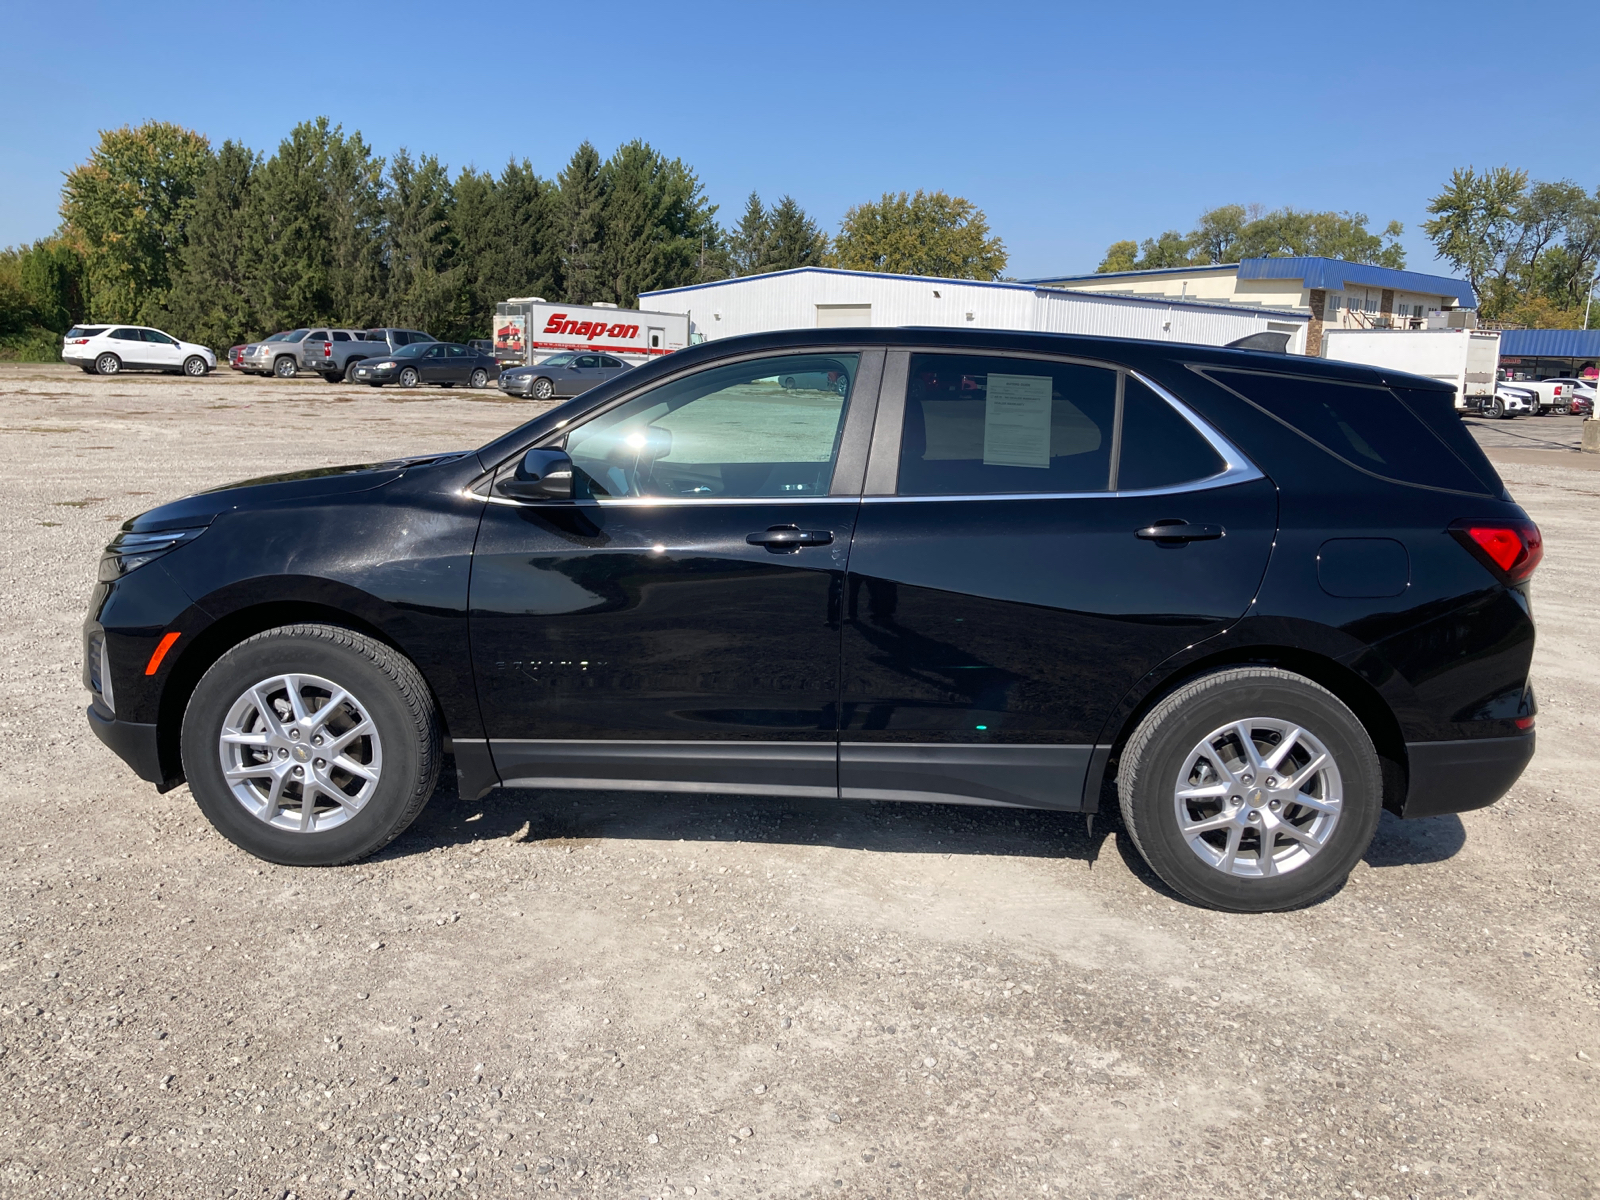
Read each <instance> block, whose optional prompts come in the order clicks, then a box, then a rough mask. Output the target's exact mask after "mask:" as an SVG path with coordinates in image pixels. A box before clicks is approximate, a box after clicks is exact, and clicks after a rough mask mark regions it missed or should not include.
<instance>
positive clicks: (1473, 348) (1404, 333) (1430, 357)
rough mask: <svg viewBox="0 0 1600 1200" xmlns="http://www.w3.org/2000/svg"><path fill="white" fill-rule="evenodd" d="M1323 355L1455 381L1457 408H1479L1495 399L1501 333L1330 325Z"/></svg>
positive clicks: (1463, 409)
mask: <svg viewBox="0 0 1600 1200" xmlns="http://www.w3.org/2000/svg"><path fill="white" fill-rule="evenodd" d="M1322 357H1323V358H1331V359H1334V360H1336V361H1338V362H1353V363H1363V364H1365V365H1366V366H1369V367H1387V368H1388V369H1390V370H1392V371H1409V372H1410V373H1411V374H1413V375H1426V376H1427V377H1428V378H1429V379H1437V380H1439V381H1440V382H1442V383H1448V384H1452V385H1454V387H1455V389H1456V410H1457V411H1458V412H1481V411H1482V410H1483V409H1484V408H1486V407H1487V406H1488V405H1489V404H1490V403H1491V402H1492V401H1493V400H1494V385H1495V372H1496V371H1497V369H1498V368H1499V366H1500V335H1499V334H1498V333H1494V332H1491V331H1488V330H1481V329H1330V330H1328V331H1326V332H1325V333H1324V334H1323V335H1322Z"/></svg>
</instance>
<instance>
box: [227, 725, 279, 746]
mask: <svg viewBox="0 0 1600 1200" xmlns="http://www.w3.org/2000/svg"><path fill="white" fill-rule="evenodd" d="M222 741H223V742H224V743H225V744H226V745H229V746H265V745H267V743H268V742H269V741H271V739H270V738H269V737H268V736H267V735H266V734H264V733H241V732H239V731H238V730H236V729H225V730H223V733H222Z"/></svg>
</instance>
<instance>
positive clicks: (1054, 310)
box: [639, 267, 1309, 354]
mask: <svg viewBox="0 0 1600 1200" xmlns="http://www.w3.org/2000/svg"><path fill="white" fill-rule="evenodd" d="M639 307H640V308H643V309H650V310H652V311H655V312H673V313H683V314H685V315H686V316H688V318H689V330H690V338H691V340H693V341H710V340H713V339H715V338H723V337H733V336H734V335H736V334H741V333H764V332H766V331H768V330H773V329H812V328H819V327H820V328H829V327H838V328H843V327H852V326H853V327H860V326H877V327H893V326H906V325H932V326H947V327H951V328H956V329H1022V330H1030V331H1035V332H1041V333H1082V334H1093V335H1097V336H1101V337H1131V338H1145V339H1148V340H1151V341H1162V342H1197V343H1200V344H1202V345H1211V346H1221V345H1225V344H1227V343H1228V342H1232V341H1236V340H1237V339H1239V338H1242V337H1245V336H1247V335H1249V334H1252V333H1265V332H1282V333H1287V334H1288V335H1289V350H1290V352H1291V353H1295V354H1303V353H1305V350H1306V327H1307V324H1308V323H1309V316H1308V314H1306V313H1304V312H1294V311H1292V310H1284V311H1278V310H1275V309H1268V308H1259V307H1254V306H1252V307H1250V308H1243V307H1241V306H1239V305H1234V304H1223V303H1216V302H1210V303H1208V302H1206V301H1200V300H1182V299H1174V298H1171V297H1147V296H1113V295H1096V294H1093V293H1090V292H1081V291H1075V290H1072V289H1068V288H1056V287H1040V286H1036V285H1034V284H1031V283H980V282H977V281H974V280H970V279H934V278H929V277H926V276H921V275H880V274H875V273H873V272H869V271H836V270H830V269H826V268H823V267H800V268H798V269H796V270H793V271H776V272H773V273H772V274H770V275H747V276H744V277H743V278H739V279H723V280H719V281H718V282H716V283H701V284H694V285H691V286H689V287H681V288H667V289H665V290H663V291H659V292H645V293H643V294H641V295H640V297H639Z"/></svg>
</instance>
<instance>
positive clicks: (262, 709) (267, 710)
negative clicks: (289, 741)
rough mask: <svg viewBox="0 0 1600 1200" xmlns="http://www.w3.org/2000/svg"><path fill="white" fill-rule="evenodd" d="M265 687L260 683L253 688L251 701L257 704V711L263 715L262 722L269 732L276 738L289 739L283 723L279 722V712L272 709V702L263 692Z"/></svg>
mask: <svg viewBox="0 0 1600 1200" xmlns="http://www.w3.org/2000/svg"><path fill="white" fill-rule="evenodd" d="M268 682H270V681H268ZM265 686H266V684H264V683H258V684H256V686H255V687H253V688H251V689H250V699H251V700H253V701H254V702H255V706H256V711H257V712H258V713H260V714H261V720H262V721H263V722H265V723H266V726H267V730H268V732H270V733H272V734H273V735H274V736H276V737H287V736H288V735H287V734H285V733H284V731H283V722H282V721H280V720H278V710H277V709H275V708H273V707H272V701H271V700H270V699H268V698H267V695H266V693H265V692H264V691H262V688H264V687H265Z"/></svg>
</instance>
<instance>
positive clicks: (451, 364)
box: [445, 343, 478, 383]
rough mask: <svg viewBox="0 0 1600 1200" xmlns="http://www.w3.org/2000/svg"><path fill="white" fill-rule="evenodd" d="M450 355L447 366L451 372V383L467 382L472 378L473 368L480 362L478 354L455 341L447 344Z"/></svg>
mask: <svg viewBox="0 0 1600 1200" xmlns="http://www.w3.org/2000/svg"><path fill="white" fill-rule="evenodd" d="M445 349H446V351H447V353H448V355H449V357H448V359H447V360H446V367H447V369H448V370H449V372H450V376H449V378H450V382H451V383H466V382H467V381H468V380H470V379H471V378H472V368H473V367H475V366H476V365H477V363H478V356H477V355H476V354H474V353H473V352H472V351H471V350H468V349H467V348H466V347H465V346H458V345H456V344H454V343H451V344H449V345H448V346H446V348H445Z"/></svg>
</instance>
